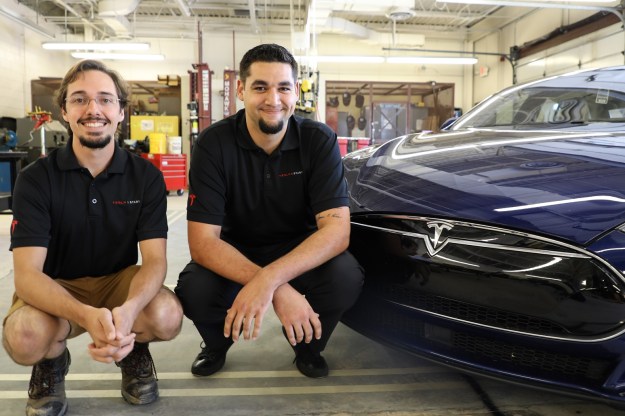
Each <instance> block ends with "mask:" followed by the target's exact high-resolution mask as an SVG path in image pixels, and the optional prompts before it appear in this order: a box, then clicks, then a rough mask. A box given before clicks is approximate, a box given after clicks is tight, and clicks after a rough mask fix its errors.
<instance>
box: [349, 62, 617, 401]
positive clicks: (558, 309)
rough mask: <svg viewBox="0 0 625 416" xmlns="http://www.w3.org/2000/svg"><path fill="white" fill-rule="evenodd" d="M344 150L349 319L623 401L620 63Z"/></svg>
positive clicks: (439, 350)
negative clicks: (443, 124)
mask: <svg viewBox="0 0 625 416" xmlns="http://www.w3.org/2000/svg"><path fill="white" fill-rule="evenodd" d="M344 166H345V169H346V176H347V180H348V183H349V192H350V198H351V212H352V214H351V215H352V235H351V246H350V250H351V251H352V253H353V254H354V255H355V256H356V257H357V258H358V260H359V261H360V262H361V264H362V265H363V266H364V268H365V270H366V279H365V289H364V291H363V294H362V296H361V298H360V299H359V301H358V303H357V304H356V306H355V307H354V308H353V309H352V310H351V311H350V312H349V313H348V314H347V315H346V316H345V318H344V320H343V322H344V323H345V324H347V325H348V326H350V327H351V328H353V329H355V330H356V331H358V332H361V333H362V334H364V335H366V336H368V337H370V338H373V339H375V340H378V341H381V342H383V343H386V344H388V345H391V346H394V347H398V348H400V349H403V350H406V351H409V352H412V353H415V354H417V355H419V356H422V357H425V358H429V359H434V360H436V361H438V362H441V363H444V364H447V365H450V366H453V367H455V368H458V369H461V370H465V371H470V372H474V373H479V374H484V375H488V376H494V377H497V378H501V379H506V380H509V381H514V382H520V383H523V384H526V385H530V386H535V387H540V388H548V389H553V390H557V391H560V392H564V393H569V394H575V395H581V396H584V397H590V398H594V399H601V400H606V401H608V402H609V403H611V404H613V405H618V406H621V405H625V67H615V68H603V69H598V70H590V71H580V72H577V73H573V74H567V75H562V76H557V77H553V78H549V79H543V80H540V81H537V82H533V83H529V84H525V85H521V86H514V87H511V88H509V89H506V90H504V91H502V92H500V93H498V94H495V95H494V96H492V97H490V98H488V99H486V100H485V101H484V102H482V103H481V104H479V105H477V106H476V107H475V108H473V109H472V110H471V111H469V112H468V113H466V114H465V115H464V116H462V117H461V118H460V119H459V120H457V121H456V122H455V123H454V124H453V126H452V127H451V129H450V130H449V131H446V132H443V133H439V134H434V133H429V134H425V133H424V134H412V135H407V136H403V137H399V138H397V139H394V140H392V141H389V142H386V143H384V144H383V145H381V146H379V147H375V148H367V149H362V150H359V151H356V152H354V153H350V154H348V155H347V156H346V157H345V158H344Z"/></svg>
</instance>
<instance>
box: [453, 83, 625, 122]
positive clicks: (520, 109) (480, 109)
mask: <svg viewBox="0 0 625 416" xmlns="http://www.w3.org/2000/svg"><path fill="white" fill-rule="evenodd" d="M597 122H610V123H625V94H624V93H623V92H621V91H616V90H608V89H596V88H562V87H558V88H555V87H534V88H531V87H528V88H521V89H514V90H511V91H509V92H506V91H504V92H503V93H502V94H497V95H495V96H493V97H491V98H489V99H487V100H485V101H484V102H482V103H480V104H479V105H477V106H476V107H475V108H474V109H472V110H471V111H470V112H468V113H467V114H466V115H465V116H464V117H462V118H461V119H460V120H458V122H457V123H456V124H454V126H453V128H452V129H453V130H457V129H465V128H480V127H506V128H512V129H534V128H554V129H556V128H562V127H569V126H579V125H583V124H590V123H597Z"/></svg>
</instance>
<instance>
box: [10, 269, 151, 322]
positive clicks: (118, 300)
mask: <svg viewBox="0 0 625 416" xmlns="http://www.w3.org/2000/svg"><path fill="white" fill-rule="evenodd" d="M138 271H139V266H136V265H133V266H129V267H127V268H125V269H123V270H121V271H119V272H117V273H113V274H109V275H106V276H101V277H81V278H78V279H72V280H64V279H56V280H55V282H57V283H58V284H60V285H61V286H63V287H64V288H65V290H67V291H68V292H69V293H70V294H71V295H72V296H73V297H75V298H76V299H78V300H79V301H80V302H82V303H84V304H86V305H90V306H93V307H95V308H107V309H113V308H115V307H117V306H120V305H121V304H123V303H124V302H125V301H126V298H127V297H128V291H129V289H130V282H132V279H133V277H134V276H135V274H136V273H137V272H138ZM25 305H27V303H26V302H24V301H23V300H22V299H20V298H19V297H17V295H16V294H15V293H13V304H12V305H11V308H10V309H9V312H8V313H7V315H6V316H5V318H4V321H3V324H4V322H6V320H7V318H8V317H9V316H11V314H12V313H13V312H15V311H16V310H18V309H19V308H21V307H22V306H25Z"/></svg>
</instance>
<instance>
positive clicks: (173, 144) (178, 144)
mask: <svg viewBox="0 0 625 416" xmlns="http://www.w3.org/2000/svg"><path fill="white" fill-rule="evenodd" d="M167 153H169V154H173V155H179V154H181V153H182V137H180V136H171V137H167Z"/></svg>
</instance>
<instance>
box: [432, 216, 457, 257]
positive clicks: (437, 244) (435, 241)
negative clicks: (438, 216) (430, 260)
mask: <svg viewBox="0 0 625 416" xmlns="http://www.w3.org/2000/svg"><path fill="white" fill-rule="evenodd" d="M427 227H428V228H432V229H434V235H429V236H428V237H427V238H426V239H425V248H426V249H427V250H428V254H429V255H430V256H431V257H434V256H435V255H436V253H438V252H439V251H441V250H442V249H443V247H445V245H447V236H444V235H443V234H444V233H446V232H447V231H449V230H451V229H452V228H453V227H454V226H453V225H452V224H450V223H448V222H442V221H441V222H439V221H437V222H428V223H427Z"/></svg>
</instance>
